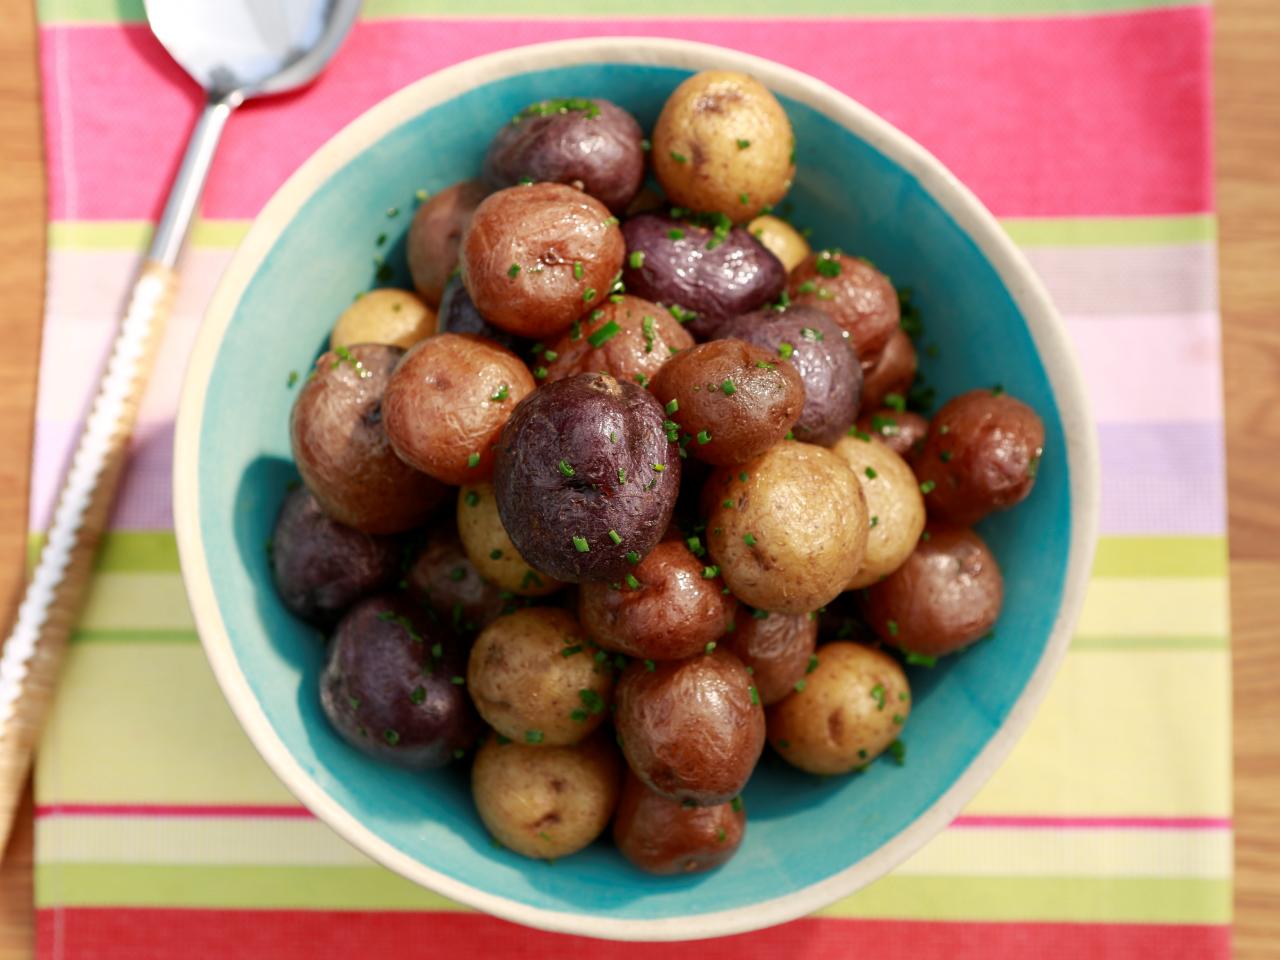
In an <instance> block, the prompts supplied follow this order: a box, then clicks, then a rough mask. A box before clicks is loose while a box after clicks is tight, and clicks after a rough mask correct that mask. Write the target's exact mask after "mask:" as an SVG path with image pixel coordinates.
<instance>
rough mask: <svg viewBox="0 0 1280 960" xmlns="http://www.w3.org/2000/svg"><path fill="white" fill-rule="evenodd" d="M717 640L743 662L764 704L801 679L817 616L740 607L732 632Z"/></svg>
mask: <svg viewBox="0 0 1280 960" xmlns="http://www.w3.org/2000/svg"><path fill="white" fill-rule="evenodd" d="M720 642H721V643H722V644H723V645H724V646H726V647H727V648H728V649H730V650H732V651H733V652H734V653H735V654H737V656H738V659H739V660H741V661H742V662H743V663H744V664H746V666H747V668H748V669H749V670H750V671H751V676H752V677H753V678H754V679H755V682H756V689H757V690H759V691H760V701H761V702H762V703H763V704H764V705H765V706H766V707H767V706H769V705H770V704H772V703H777V702H778V701H779V700H781V699H782V698H783V697H785V696H786V695H787V694H789V693H790V692H791V691H792V690H794V689H795V686H796V683H797V682H799V681H800V680H803V679H804V675H805V672H806V671H807V670H808V669H809V665H810V661H811V658H812V657H813V650H814V647H815V646H817V642H818V617H817V615H816V614H814V613H812V612H811V613H769V612H768V611H767V610H750V609H748V608H746V607H739V609H738V616H737V617H736V619H735V620H734V628H733V630H732V632H730V633H729V634H728V635H727V636H725V637H724V639H722V640H721V641H720Z"/></svg>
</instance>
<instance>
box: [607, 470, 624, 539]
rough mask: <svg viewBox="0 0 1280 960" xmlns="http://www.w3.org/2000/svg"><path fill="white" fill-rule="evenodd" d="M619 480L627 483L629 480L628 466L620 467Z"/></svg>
mask: <svg viewBox="0 0 1280 960" xmlns="http://www.w3.org/2000/svg"><path fill="white" fill-rule="evenodd" d="M618 482H619V483H626V482H627V468H626V467H619V468H618ZM611 532H612V531H611Z"/></svg>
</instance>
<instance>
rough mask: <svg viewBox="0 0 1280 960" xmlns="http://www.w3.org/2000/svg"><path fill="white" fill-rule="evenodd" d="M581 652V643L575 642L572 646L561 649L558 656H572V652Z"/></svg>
mask: <svg viewBox="0 0 1280 960" xmlns="http://www.w3.org/2000/svg"><path fill="white" fill-rule="evenodd" d="M581 652H582V644H580V643H575V644H573V645H572V646H568V647H565V648H564V649H563V650H561V651H560V656H562V657H572V656H573V655H574V654H577V653H581Z"/></svg>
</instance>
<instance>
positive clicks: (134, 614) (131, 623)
mask: <svg viewBox="0 0 1280 960" xmlns="http://www.w3.org/2000/svg"><path fill="white" fill-rule="evenodd" d="M78 626H79V627H80V629H82V630H191V629H194V627H195V621H194V620H193V619H192V617H191V609H190V608H189V607H188V606H187V595H186V593H185V592H184V590H183V588H182V576H181V575H180V574H177V573H113V572H106V571H104V572H102V573H99V574H97V575H96V576H95V577H94V578H93V582H92V583H91V584H90V587H89V595H88V598H87V599H86V600H85V606H84V612H83V613H82V614H81V615H80V622H79V624H78Z"/></svg>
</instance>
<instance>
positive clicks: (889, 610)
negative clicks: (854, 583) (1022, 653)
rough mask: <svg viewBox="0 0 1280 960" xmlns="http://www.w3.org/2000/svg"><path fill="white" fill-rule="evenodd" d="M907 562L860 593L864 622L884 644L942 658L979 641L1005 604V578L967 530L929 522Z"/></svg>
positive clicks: (984, 547) (985, 548)
mask: <svg viewBox="0 0 1280 960" xmlns="http://www.w3.org/2000/svg"><path fill="white" fill-rule="evenodd" d="M925 533H926V534H927V536H928V539H924V538H923V537H922V538H921V540H920V542H919V544H918V545H917V546H916V549H915V551H914V552H913V553H912V554H911V556H910V557H908V558H907V561H906V562H905V563H904V564H903V565H902V566H900V567H899V568H898V569H897V570H895V571H894V572H893V573H891V574H889V576H887V577H885V578H884V579H883V580H881V581H880V582H879V583H876V584H873V585H872V586H870V587H868V588H867V590H866V592H865V593H864V594H863V611H864V614H865V617H866V620H867V623H868V625H869V626H870V627H871V629H872V630H874V631H875V632H876V635H877V636H879V637H880V639H881V640H883V641H884V642H885V643H887V644H890V645H891V646H895V647H898V648H899V649H901V650H907V651H911V652H913V653H921V654H925V655H926V656H931V657H941V656H945V655H946V654H948V653H955V652H956V651H957V650H961V649H963V648H964V647H967V646H969V644H971V643H974V642H976V641H978V640H981V639H982V638H983V637H984V636H985V635H986V634H987V633H988V632H989V631H990V630H991V628H992V627H993V626H994V625H995V622H996V618H997V617H999V616H1000V607H1001V605H1002V604H1003V603H1004V577H1003V576H1002V575H1001V573H1000V566H999V564H997V563H996V558H995V557H994V556H992V554H991V550H990V549H989V548H988V547H987V545H986V543H985V542H984V541H983V539H982V538H981V537H979V536H978V535H977V534H976V533H974V532H973V531H972V530H969V529H967V528H965V527H952V526H946V525H943V524H938V523H930V525H929V527H928V529H927V530H926V531H925Z"/></svg>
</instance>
